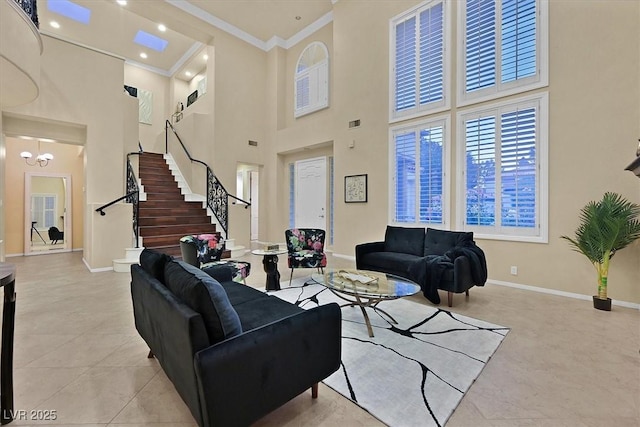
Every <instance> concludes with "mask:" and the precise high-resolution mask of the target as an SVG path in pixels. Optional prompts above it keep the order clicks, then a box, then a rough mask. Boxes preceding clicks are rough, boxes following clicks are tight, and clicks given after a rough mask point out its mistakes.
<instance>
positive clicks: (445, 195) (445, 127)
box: [388, 114, 451, 229]
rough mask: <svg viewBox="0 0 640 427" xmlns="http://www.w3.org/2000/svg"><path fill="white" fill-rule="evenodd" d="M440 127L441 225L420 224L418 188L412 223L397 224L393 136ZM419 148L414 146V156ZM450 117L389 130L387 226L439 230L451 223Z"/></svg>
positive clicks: (397, 126) (421, 121)
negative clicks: (441, 135)
mask: <svg viewBox="0 0 640 427" xmlns="http://www.w3.org/2000/svg"><path fill="white" fill-rule="evenodd" d="M435 126H442V132H443V137H442V222H441V223H431V222H421V221H420V204H419V197H418V196H419V191H418V187H417V186H416V187H415V191H416V201H417V202H418V203H416V207H415V209H416V211H415V218H416V221H414V222H399V221H396V212H395V206H396V174H395V166H396V157H395V151H396V150H395V146H396V140H395V135H396V134H399V133H405V132H411V131H414V132H417V133H418V134H419V132H420V130H422V129H424V128H427V127H435ZM419 153H420V151H419V146H418V145H416V154H417V157H418V155H419ZM450 170H451V116H450V115H448V114H447V115H441V116H435V117H430V118H428V119H424V120H420V121H416V122H411V123H406V124H402V125H396V126H392V127H390V128H389V184H388V185H389V208H388V209H389V211H388V218H389V224H391V225H397V226H403V227H426V226H428V227H431V228H439V229H447V228H448V226H449V224H450V223H451V212H450V209H449V205H450V202H451V173H450Z"/></svg>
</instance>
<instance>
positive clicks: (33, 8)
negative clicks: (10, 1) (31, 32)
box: [15, 0, 40, 28]
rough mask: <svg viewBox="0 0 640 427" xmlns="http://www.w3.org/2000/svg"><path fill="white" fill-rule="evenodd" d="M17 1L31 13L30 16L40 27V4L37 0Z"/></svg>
mask: <svg viewBox="0 0 640 427" xmlns="http://www.w3.org/2000/svg"><path fill="white" fill-rule="evenodd" d="M15 2H16V3H18V6H20V8H21V9H22V10H24V12H25V13H26V14H27V15H29V18H31V21H32V22H33V23H34V25H35V26H36V28H40V23H39V22H38V4H37V2H36V0H15Z"/></svg>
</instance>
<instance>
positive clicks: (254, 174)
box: [249, 171, 260, 240]
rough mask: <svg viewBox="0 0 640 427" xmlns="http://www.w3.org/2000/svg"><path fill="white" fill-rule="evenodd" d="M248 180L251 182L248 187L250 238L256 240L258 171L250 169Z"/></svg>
mask: <svg viewBox="0 0 640 427" xmlns="http://www.w3.org/2000/svg"><path fill="white" fill-rule="evenodd" d="M249 180H250V182H251V184H250V186H249V188H250V191H251V194H250V197H251V199H250V200H251V240H258V212H259V209H258V206H259V202H260V199H259V197H258V194H259V193H258V183H259V173H258V171H251V172H250V173H249Z"/></svg>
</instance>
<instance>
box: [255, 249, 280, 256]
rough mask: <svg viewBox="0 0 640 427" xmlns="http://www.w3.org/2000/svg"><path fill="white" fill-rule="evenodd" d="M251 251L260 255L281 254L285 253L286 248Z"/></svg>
mask: <svg viewBox="0 0 640 427" xmlns="http://www.w3.org/2000/svg"><path fill="white" fill-rule="evenodd" d="M251 253H252V254H253V255H260V256H264V255H282V254H286V253H287V250H286V249H271V250H266V249H254V250H252V251H251Z"/></svg>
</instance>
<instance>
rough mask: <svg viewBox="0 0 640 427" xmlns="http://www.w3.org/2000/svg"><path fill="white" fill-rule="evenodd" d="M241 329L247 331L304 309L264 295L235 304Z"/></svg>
mask: <svg viewBox="0 0 640 427" xmlns="http://www.w3.org/2000/svg"><path fill="white" fill-rule="evenodd" d="M235 308H236V310H237V311H238V316H239V317H240V321H241V322H242V329H243V330H245V331H249V330H251V329H255V328H259V327H260V326H264V325H267V324H269V323H272V322H275V321H278V320H280V319H284V318H285V317H289V316H291V315H294V314H297V313H300V312H303V311H304V309H302V308H300V307H298V306H297V305H295V304H291V303H288V302H286V301H283V300H281V299H280V298H277V297H274V296H266V299H264V298H258V299H254V300H251V301H247V302H244V303H242V304H238V305H236V306H235Z"/></svg>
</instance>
